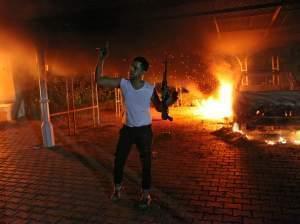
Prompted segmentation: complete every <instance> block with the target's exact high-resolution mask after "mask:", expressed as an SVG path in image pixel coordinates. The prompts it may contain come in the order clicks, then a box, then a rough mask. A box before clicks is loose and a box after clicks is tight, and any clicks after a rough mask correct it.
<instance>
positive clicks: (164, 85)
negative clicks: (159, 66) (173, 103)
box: [161, 58, 173, 121]
mask: <svg viewBox="0 0 300 224" xmlns="http://www.w3.org/2000/svg"><path fill="white" fill-rule="evenodd" d="M167 72H168V60H167V58H166V60H165V70H164V73H163V79H162V82H161V98H162V100H161V101H162V110H161V118H162V119H163V120H169V121H173V118H172V117H170V116H169V108H168V105H167V100H168V98H169V97H170V94H169V91H168V81H167Z"/></svg>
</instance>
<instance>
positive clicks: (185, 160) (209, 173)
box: [73, 118, 300, 224]
mask: <svg viewBox="0 0 300 224" xmlns="http://www.w3.org/2000/svg"><path fill="white" fill-rule="evenodd" d="M208 126H209V125H207V124H205V123H203V122H201V121H200V120H195V119H181V118H179V119H177V120H176V119H175V121H174V122H173V123H172V124H169V123H167V122H162V121H159V120H158V119H157V120H154V122H153V128H154V133H155V138H154V144H153V149H154V151H155V154H154V160H153V184H154V190H153V195H154V198H155V200H156V201H155V204H157V205H159V206H161V207H162V206H165V207H166V209H167V210H168V211H169V212H170V213H176V214H178V216H179V217H180V218H182V220H184V222H187V223H244V224H250V223H300V190H299V189H300V172H299V171H300V148H299V146H289V147H287V146H284V147H283V146H280V145H277V146H266V145H258V144H253V143H251V142H242V143H240V142H236V143H232V142H228V141H227V140H226V138H222V137H220V136H217V135H214V134H212V132H211V130H209V128H208ZM118 128H119V125H118V124H112V123H110V124H105V123H104V124H102V126H101V127H100V128H97V129H82V130H80V131H79V132H78V135H77V136H76V137H75V138H74V139H73V140H75V139H76V142H77V143H76V144H77V145H78V146H79V145H81V146H82V148H83V149H81V150H77V153H79V154H85V155H86V156H91V157H93V158H94V159H95V160H96V161H98V162H99V163H101V164H105V167H107V169H111V168H112V159H113V153H114V150H115V142H116V141H117V136H118ZM169 132H170V133H171V134H170V133H169ZM139 165H140V164H139V162H138V153H137V150H132V153H131V155H130V156H129V160H128V162H127V169H126V177H127V179H128V180H129V182H132V183H135V185H137V184H139V181H140V180H139V178H138V177H139V175H140V166H139ZM125 186H126V184H125ZM126 188H127V189H126V194H127V195H128V196H129V197H132V194H133V192H132V189H131V187H130V186H126ZM174 205H175V206H174Z"/></svg>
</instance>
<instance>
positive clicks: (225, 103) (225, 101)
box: [194, 80, 233, 120]
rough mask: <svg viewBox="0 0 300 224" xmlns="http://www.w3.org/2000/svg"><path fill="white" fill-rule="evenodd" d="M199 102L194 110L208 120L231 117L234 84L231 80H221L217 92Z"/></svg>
mask: <svg viewBox="0 0 300 224" xmlns="http://www.w3.org/2000/svg"><path fill="white" fill-rule="evenodd" d="M198 102H199V104H198V106H197V107H196V109H195V110H194V114H195V115H198V116H200V117H201V118H203V119H207V120H219V119H224V118H231V117H232V115H233V110H232V103H233V84H232V83H230V82H229V81H225V80H221V81H220V86H219V88H218V90H217V92H216V93H215V94H214V95H213V96H210V97H208V98H207V99H202V100H199V101H198Z"/></svg>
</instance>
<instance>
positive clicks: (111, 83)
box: [95, 49, 121, 88]
mask: <svg viewBox="0 0 300 224" xmlns="http://www.w3.org/2000/svg"><path fill="white" fill-rule="evenodd" d="M106 56H107V52H106V50H105V49H100V53H99V58H98V61H97V65H96V69H95V81H96V83H97V85H100V86H103V87H109V88H118V87H120V82H121V78H112V77H108V76H104V75H103V65H104V59H105V57H106Z"/></svg>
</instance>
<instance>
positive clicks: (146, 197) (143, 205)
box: [138, 193, 152, 209]
mask: <svg viewBox="0 0 300 224" xmlns="http://www.w3.org/2000/svg"><path fill="white" fill-rule="evenodd" d="M151 200H152V199H151V196H150V194H145V193H144V194H142V196H141V198H140V201H139V205H138V206H139V208H140V209H147V208H149V206H150V204H151Z"/></svg>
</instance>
